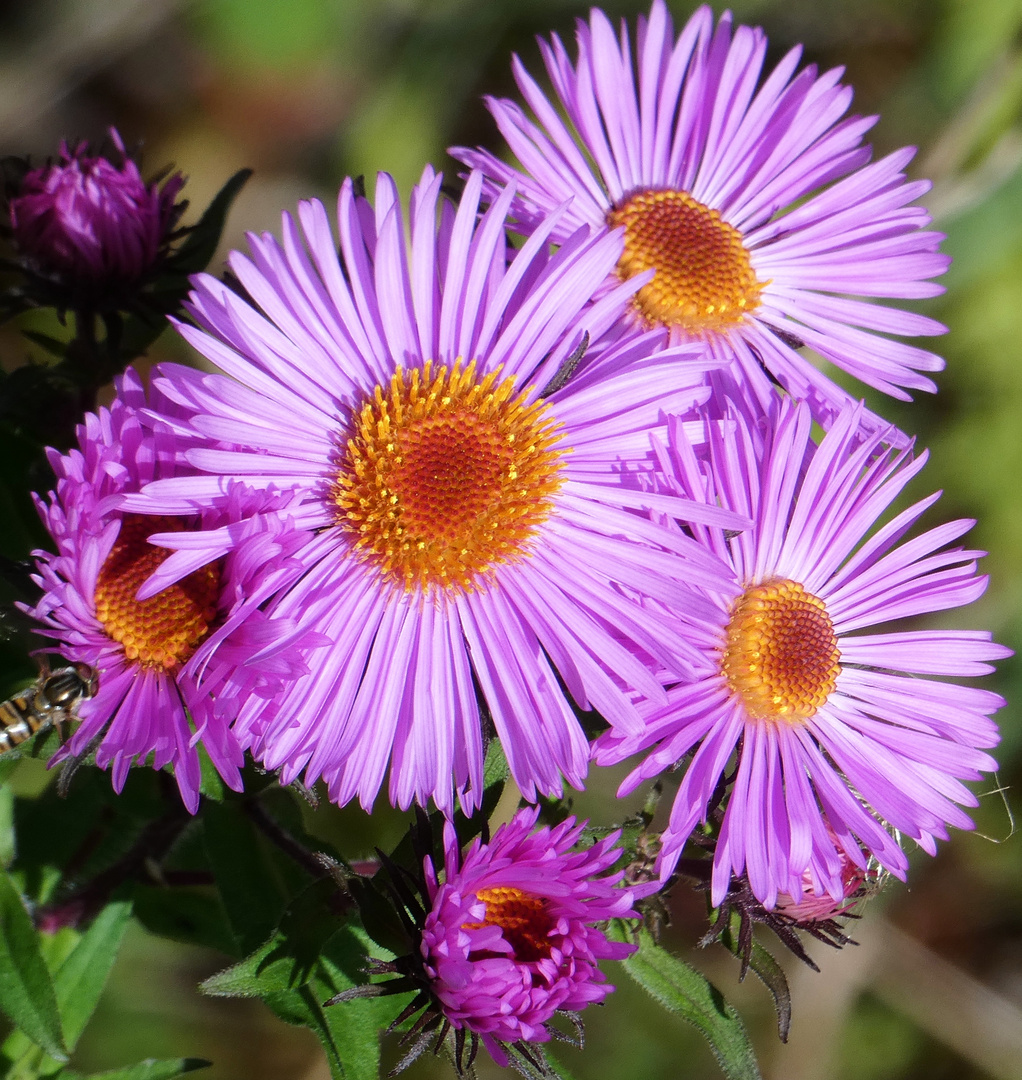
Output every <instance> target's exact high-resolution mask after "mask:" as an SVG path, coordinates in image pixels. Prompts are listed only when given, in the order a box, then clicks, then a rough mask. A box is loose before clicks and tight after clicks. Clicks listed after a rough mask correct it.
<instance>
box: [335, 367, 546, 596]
mask: <svg viewBox="0 0 1022 1080" xmlns="http://www.w3.org/2000/svg"><path fill="white" fill-rule="evenodd" d="M526 398H527V395H525V394H519V395H517V396H516V394H515V387H514V379H511V378H507V379H500V377H499V371H495V372H491V373H490V374H488V375H486V376H484V377H483V378H481V379H477V378H476V369H475V363H474V362H473V363H470V364H468V366H466V367H464V368H463V367H462V366H461V364H460V362H459V363H455V364H454V366H453V367H452V368H450V369H448V368H447V367H446V366H437V365H434V364H433V363H432V362H431V361H427V362H426V363H425V364H424V365H423V367H422V368H421V369H419V368H413V369H411V370H404V369H398V371H396V372H395V374H394V375H393V377H392V378H391V380H390V385H389V386H377V387H376V389H375V391H374V392H373V394H372V395H371V396H370V397H369V399H368V400H367V401H366V402H365V403H364V404H363V406H362V407H361V409H360V410H358V411H357V412H356V413H355V415H354V416H353V418H352V425H351V430H350V431H349V432H348V433H347V442H346V444H345V445H344V447H343V449H342V451H341V453H340V455H339V457H340V460H339V464H338V469H337V473H336V478H335V482H334V487H333V498H334V502H335V504H336V506H337V521H338V524H339V525H340V526H341V527H342V528H344V529H345V530H347V531H348V532H350V533H351V534H352V536H353V538H354V543H355V549H356V551H357V552H358V553H359V554H360V555H362V556H363V557H364V558H367V559H369V560H372V561H373V562H375V563H376V565H377V566H378V568H379V570H380V572H381V573H382V574H383V575H384V576H385V577H387V578H389V579H390V580H391V581H393V582H394V583H395V584H398V585H400V586H402V587H403V588H405V589H406V590H409V591H411V590H413V589H416V588H420V589H423V590H428V589H430V588H440V589H458V590H462V591H472V590H473V589H475V588H477V587H479V585H480V584H482V583H483V581H484V580H485V577H486V575H487V573H488V572H489V571H491V570H492V569H493V568H494V567H496V566H498V565H500V564H503V563H508V562H512V561H514V560H516V559H519V558H521V557H522V556H523V555H525V554H526V553H527V551H528V548H529V544H530V541H531V539H532V537H533V536H534V534H535V532H536V530H537V528H538V527H539V526H540V525H541V524H542V523H543V522H544V521H545V520H546V518H547V517H548V516H549V514H550V512H551V510H552V509H553V496H554V494H555V493H556V492H557V490H558V489H559V488H560V486H561V484H562V483H563V477H562V455H561V453H560V452H559V451H558V450H556V449H555V448H554V447H555V444H556V443H557V442H558V440H559V439H560V438H561V434H560V431H559V425H558V424H557V422H556V421H555V420H554V419H553V418H552V417H551V416H550V413H549V409H548V407H547V406H546V405H545V404H544V403H543V402H542V401H535V402H533V403H532V404H528V403H527V400H526Z"/></svg>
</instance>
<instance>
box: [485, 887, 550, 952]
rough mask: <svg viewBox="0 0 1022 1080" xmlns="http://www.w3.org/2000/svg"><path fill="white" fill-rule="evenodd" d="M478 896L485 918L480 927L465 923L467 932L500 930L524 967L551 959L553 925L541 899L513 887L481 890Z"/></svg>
mask: <svg viewBox="0 0 1022 1080" xmlns="http://www.w3.org/2000/svg"><path fill="white" fill-rule="evenodd" d="M476 896H478V897H479V899H480V900H482V901H483V903H485V904H486V918H485V919H484V920H483V921H482V922H481V923H465V929H466V930H478V929H480V928H481V927H483V926H499V927H500V929H501V932H502V933H503V935H504V940H505V941H506V942H507V943H508V944H509V945H510V946H511V948H512V949H514V953H515V959H516V960H518V961H519V962H521V963H524V964H527V963H530V962H534V961H536V960H545V959H546V958H547V957H548V956H549V955H550V931H551V930H553V928H554V924H553V920H552V919H551V918H550V913H549V912H548V911H547V906H546V900H545V899H544V898H543V897H542V896H533V895H531V894H530V893H526V892H522V890H521V889H516V888H514V887H511V886H499V887H497V888H493V889H480V890H479V891H478V892H477V893H476Z"/></svg>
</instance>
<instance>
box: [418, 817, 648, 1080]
mask: <svg viewBox="0 0 1022 1080" xmlns="http://www.w3.org/2000/svg"><path fill="white" fill-rule="evenodd" d="M538 814H539V810H538V808H536V807H530V808H528V809H525V810H519V811H518V813H517V814H515V816H514V818H513V819H512V820H511V821H510V822H509V823H508V824H506V825H501V827H500V828H499V829H497V831H496V832H495V833H494V835H493V839H492V840H491V841H490V842H489V843H488V844H484V843H481V842H480V841H479V840H475V841H473V843H472V845H471V846H470V847H469V849H468V851H467V852H465V854H464V856H459V852H458V849H457V846H456V844H453V843H452V842H451V837H452V834H453V830H448V834H447V835H448V845H447V853H446V859H445V872H444V876H443V878H442V880H441V879H440V878H439V877H438V875H437V872H436V869H435V868H434V866H433V863H432V861H431V860H429V859H427V860H426V863H425V872H426V886H427V896H428V901H429V903H430V908H429V911H428V913H427V915H426V918H425V922H424V924H423V927H422V943H421V945H420V952H421V954H422V966H423V972H424V973H425V976H426V978H427V980H428V984H429V992H430V994H431V995H432V997H433V998H434V1000H435V1001H436V1003H437V1006H438V1007H439V1010H440V1012H441V1013H442V1014H443V1017H444V1019H445V1020H446V1021H447V1023H449V1024H450V1026H451V1027H453V1028H454V1029H455V1030H456V1031H460V1030H462V1029H464V1030H465V1031H467V1032H469V1033H470V1035H471V1036H472V1038H473V1040H474V1039H475V1038H481V1039H482V1042H483V1045H484V1046H485V1047H486V1049H487V1050H488V1051H489V1052H490V1054H491V1055H492V1057H493V1059H494V1061H496V1062H497V1064H498V1065H507V1064H508V1054H507V1048H506V1047H505V1046H503V1045H502V1044H515V1043H540V1042H548V1041H549V1039H550V1030H549V1028H548V1027H547V1023H548V1022H549V1021H550V1020H551V1019H552V1018H553V1016H554V1015H555V1013H558V1012H570V1013H575V1012H578V1011H579V1010H581V1009H584V1008H585V1007H586V1005H589V1004H592V1003H593V1002H600V1001H603V999H604V998H605V997H606V996H607V995H608V994H609V993H610V992H611V991H612V990H613V989H614V987H613V986H611V985H609V984H608V983H607V982H606V981H605V979H606V977H605V976H604V974H603V972H602V971H601V970H600V967H599V963H600V961H601V960H622V959H624V958H625V957H626V956H628V955H630V954H631V953H632V952H633V951H634V949H635V946H634V945H628V944H625V943H623V942H614V941H610V940H608V938H607V936H606V934H605V933H604V932H603V931H602V930H600V929H598V928H597V926H596V924H597V923H602V922H606V921H607V920H608V919H621V918H626V919H628V918H631V919H634V918H638V915H637V913H636V912H635V911H633V910H632V899H633V898H632V893H631V892H629V891H628V890H626V889H621V888H616V887H615V886H616V885H617V884H618V883H619V882H620V881H621V878H622V876H623V871H619V872H617V873H614V874H607V873H606V872H607V871H608V870H609V869H610V868H611V867H612V866H613V865H614V863H615V862H617V860H618V858H619V856H620V854H621V853H620V850H619V849H618V848H617V847H616V846H615V845H616V844H617V841H618V838H619V836H620V833H614V834H612V835H610V836H607V837H605V838H604V839H602V840H600V841H599V842H598V843H595V844H593V845H592V846H591V847H588V848H583V849H582V850H579V851H572V848H574V847H575V845H576V844H577V843H578V841H579V839H580V838H581V835H582V831H583V829H584V827H585V823H583V824H581V825H576V824H575V819H574V818H568V819H567V820H566V821H563V822H561V824H560V825H557V826H556V827H554V828H553V829H551V828H547V827H544V828H541V829H537V830H536V831H535V832H532V831H531V830H532V829H533V827H534V826H535V824H536V818H537V816H538Z"/></svg>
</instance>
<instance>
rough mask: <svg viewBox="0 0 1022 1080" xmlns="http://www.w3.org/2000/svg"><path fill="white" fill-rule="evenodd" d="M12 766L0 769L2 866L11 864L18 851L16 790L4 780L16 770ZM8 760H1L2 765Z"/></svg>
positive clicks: (0, 858) (0, 860) (0, 844)
mask: <svg viewBox="0 0 1022 1080" xmlns="http://www.w3.org/2000/svg"><path fill="white" fill-rule="evenodd" d="M14 764H15V763H12V764H11V767H10V768H9V769H8V768H3V769H2V770H0V866H4V867H7V866H10V865H11V863H12V862H13V861H14V856H15V853H16V851H17V847H16V843H15V837H14V792H13V791H12V790H11V788H10V787H8V786H7V785H6V784H4V781H5V780H6V779H7V777H8V776H10V774H11V772H13V771H14ZM6 765H7V762H6V761H0V767H2V766H6Z"/></svg>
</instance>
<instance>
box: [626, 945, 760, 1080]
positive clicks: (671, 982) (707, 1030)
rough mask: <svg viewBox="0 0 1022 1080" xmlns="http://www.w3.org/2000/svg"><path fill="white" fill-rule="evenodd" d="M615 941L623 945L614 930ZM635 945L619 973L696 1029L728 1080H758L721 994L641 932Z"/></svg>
mask: <svg viewBox="0 0 1022 1080" xmlns="http://www.w3.org/2000/svg"><path fill="white" fill-rule="evenodd" d="M615 936H617V937H618V938H619V940H627V939H626V938H625V937H624V934H623V933H621V931H620V930H618V931H617V933H616V935H615ZM637 941H638V945H639V949H638V951H637V952H635V953H633V954H632V955H631V956H629V957H628V959H627V960H624V961H623V964H624V969H625V971H627V972H628V974H629V975H630V976H631V977H632V978H633V979H634V980H635V981H636V982H637V983H638V984H639V986H641V987H642V988H643V989H644V990H645V991H646V992H647V993H648V994H650V996H651V997H653V998H655V999H656V1000H657V1001H659V1002H660V1004H661V1005H663V1007H664V1008H665V1009H668V1010H669V1011H670V1012H674V1013H677V1014H678V1015H679V1016H681V1017H682V1019H684V1020H687V1021H688V1022H689V1023H690V1024H693V1025H694V1026H695V1027H696V1028H698V1029H699V1031H700V1032H701V1033H702V1034H703V1036H704V1037H705V1038H706V1040H707V1042H708V1043H709V1044H710V1049H711V1050H712V1051H713V1054H714V1056H715V1057H716V1059H717V1062H718V1064H719V1065H720V1067H721V1069H722V1070H723V1072H724V1074H725V1075H726V1076H728V1077H729V1078H730V1080H760V1071H759V1066H758V1065H757V1064H756V1056H755V1054H754V1053H753V1050H752V1044H751V1043H750V1042H749V1036H748V1034H747V1033H746V1031H745V1025H744V1024H743V1023H742V1021H741V1018H740V1017H739V1016H738V1013H737V1012H736V1011H735V1009H734V1007H733V1006H732V1005H730V1004H728V1002H727V1001H725V1000H724V997H723V995H722V994H721V992H720V991H719V990H718V989H717V988H716V987H715V986H714V985H713V984H712V983H711V982H710V981H709V980H708V979H707V978H706V977H705V976H704V975H701V974H700V973H699V972H698V971H696V970H695V968H693V967H690V966H689V965H688V964H686V963H684V961H682V960H679V959H678V958H677V957H676V956H674V955H673V954H671V953H669V952H667V950H666V949H661V948H660V946H658V945H657V944H656V943H655V942H654V941H653V938H652V937H651V936H650V935H649V933H648V932H647V931H646V930H640V931H639V933H638V935H637Z"/></svg>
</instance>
